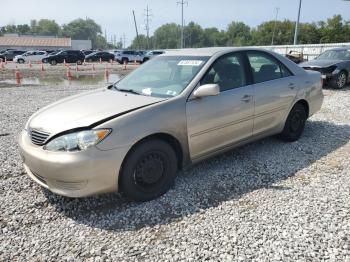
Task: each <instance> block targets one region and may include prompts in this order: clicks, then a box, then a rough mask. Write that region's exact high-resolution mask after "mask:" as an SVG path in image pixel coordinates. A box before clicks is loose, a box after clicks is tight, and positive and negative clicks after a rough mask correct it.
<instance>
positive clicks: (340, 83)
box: [331, 71, 348, 89]
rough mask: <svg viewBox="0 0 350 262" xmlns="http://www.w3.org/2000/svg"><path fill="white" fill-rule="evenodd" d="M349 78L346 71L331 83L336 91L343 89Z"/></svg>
mask: <svg viewBox="0 0 350 262" xmlns="http://www.w3.org/2000/svg"><path fill="white" fill-rule="evenodd" d="M347 78H348V76H347V75H346V73H345V72H344V71H341V72H340V73H339V74H338V75H337V76H336V77H335V78H334V79H333V80H332V82H331V85H332V87H333V88H335V89H342V88H343V87H344V86H345V85H346V82H347Z"/></svg>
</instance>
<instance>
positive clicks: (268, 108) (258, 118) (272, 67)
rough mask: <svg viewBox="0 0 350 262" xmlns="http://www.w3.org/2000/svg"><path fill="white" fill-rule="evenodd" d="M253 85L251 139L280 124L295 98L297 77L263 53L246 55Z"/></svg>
mask: <svg viewBox="0 0 350 262" xmlns="http://www.w3.org/2000/svg"><path fill="white" fill-rule="evenodd" d="M247 56H248V61H249V63H250V69H251V72H252V76H253V81H254V94H255V112H254V130H253V135H258V134H260V133H264V132H268V131H272V130H273V129H275V128H278V127H280V126H281V124H283V121H284V119H285V116H286V115H287V114H288V111H289V109H290V107H291V105H292V103H293V101H294V99H295V97H296V94H297V90H298V81H297V77H296V76H293V74H292V73H291V71H289V69H288V68H287V67H286V66H285V65H283V64H282V63H281V62H280V61H279V60H277V58H275V57H273V56H272V55H271V54H269V53H267V52H264V51H248V52H247Z"/></svg>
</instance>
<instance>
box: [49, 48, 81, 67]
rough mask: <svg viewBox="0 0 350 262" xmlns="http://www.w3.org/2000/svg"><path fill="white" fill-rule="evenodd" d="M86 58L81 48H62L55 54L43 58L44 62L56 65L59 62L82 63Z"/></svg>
mask: <svg viewBox="0 0 350 262" xmlns="http://www.w3.org/2000/svg"><path fill="white" fill-rule="evenodd" d="M84 59H85V55H84V54H83V52H81V51H79V50H62V51H59V52H58V53H55V54H50V55H48V56H46V57H44V58H43V59H42V62H43V63H50V64H51V65H56V64H58V63H63V62H64V61H66V63H77V64H78V65H81V64H82V63H83V61H84Z"/></svg>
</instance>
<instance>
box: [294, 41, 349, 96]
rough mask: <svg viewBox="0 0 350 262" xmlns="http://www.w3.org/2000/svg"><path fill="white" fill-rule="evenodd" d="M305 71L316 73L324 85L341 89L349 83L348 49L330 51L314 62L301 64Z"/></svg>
mask: <svg viewBox="0 0 350 262" xmlns="http://www.w3.org/2000/svg"><path fill="white" fill-rule="evenodd" d="M300 66H301V67H302V68H304V69H305V70H312V71H318V72H320V73H321V74H322V78H323V80H324V84H326V85H327V84H329V85H330V86H331V87H333V88H335V89H342V88H343V87H344V86H345V85H346V84H347V83H348V82H349V81H350V77H349V74H350V47H342V48H335V49H330V50H327V51H325V52H323V53H322V54H320V55H319V56H318V57H316V58H315V59H314V60H311V61H309V62H305V63H301V64H300Z"/></svg>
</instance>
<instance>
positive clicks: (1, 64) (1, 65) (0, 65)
mask: <svg viewBox="0 0 350 262" xmlns="http://www.w3.org/2000/svg"><path fill="white" fill-rule="evenodd" d="M0 68H1V69H5V65H4V62H2V61H1V63H0Z"/></svg>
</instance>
